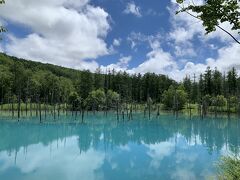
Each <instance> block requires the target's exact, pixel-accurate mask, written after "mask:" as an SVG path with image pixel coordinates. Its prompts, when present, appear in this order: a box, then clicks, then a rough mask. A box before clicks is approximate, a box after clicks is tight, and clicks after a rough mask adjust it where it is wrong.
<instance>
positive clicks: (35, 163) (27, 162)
mask: <svg viewBox="0 0 240 180" xmlns="http://www.w3.org/2000/svg"><path fill="white" fill-rule="evenodd" d="M65 142H67V143H66V144H65ZM65 142H64V141H60V140H55V141H53V142H52V143H51V145H48V146H45V145H43V144H42V143H39V144H33V145H30V146H28V147H27V149H28V151H27V154H26V150H25V148H24V147H21V148H20V149H19V151H18V154H17V158H16V164H15V163H14V156H13V155H12V156H9V155H8V154H9V153H8V152H7V151H1V152H0V161H1V167H0V171H7V170H9V169H11V168H14V169H16V170H18V172H20V173H21V174H23V175H24V179H26V180H32V179H38V178H39V177H46V176H48V177H50V179H59V180H65V179H72V180H77V179H79V177H81V179H83V180H94V179H104V178H103V174H101V173H97V172H96V170H98V169H99V168H101V166H102V165H103V163H104V158H105V155H104V153H102V152H100V151H96V150H94V149H92V148H90V149H88V150H87V151H86V152H82V153H81V154H80V152H79V147H78V137H77V136H73V137H67V138H66V140H65ZM57 147H58V148H57ZM56 172H57V173H56Z"/></svg>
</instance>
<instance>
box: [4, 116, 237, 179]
mask: <svg viewBox="0 0 240 180" xmlns="http://www.w3.org/2000/svg"><path fill="white" fill-rule="evenodd" d="M239 148H240V120H238V119H230V120H229V119H224V118H217V119H216V118H206V119H199V118H197V117H196V118H192V119H191V120H190V119H189V118H188V117H184V116H182V117H179V118H178V119H175V118H174V117H173V116H172V115H162V116H160V117H159V118H152V119H151V120H148V119H145V118H143V115H142V114H137V115H134V119H133V120H131V121H126V120H125V121H123V120H119V121H117V119H116V117H115V115H114V114H112V115H108V116H107V117H106V116H105V115H103V114H97V115H92V114H89V115H88V116H87V117H86V119H85V120H84V123H81V120H80V118H79V120H78V118H77V119H75V118H73V117H72V116H60V117H59V119H57V120H52V118H51V117H47V119H43V123H41V124H40V123H39V122H38V119H37V118H33V119H31V118H28V119H21V120H20V122H17V121H16V120H11V119H7V118H0V179H1V180H43V179H44V180H79V179H81V180H95V179H96V180H102V179H106V180H128V179H129V180H138V179H139V180H143V179H146V180H152V179H153V180H154V179H191V180H194V179H215V178H216V162H217V161H218V160H219V158H220V157H221V156H222V155H227V154H231V155H236V154H239Z"/></svg>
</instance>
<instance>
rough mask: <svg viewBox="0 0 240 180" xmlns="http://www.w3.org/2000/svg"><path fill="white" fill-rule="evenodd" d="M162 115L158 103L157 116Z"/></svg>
mask: <svg viewBox="0 0 240 180" xmlns="http://www.w3.org/2000/svg"><path fill="white" fill-rule="evenodd" d="M159 116H160V105H159V104H158V105H157V117H159Z"/></svg>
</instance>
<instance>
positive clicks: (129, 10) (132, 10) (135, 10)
mask: <svg viewBox="0 0 240 180" xmlns="http://www.w3.org/2000/svg"><path fill="white" fill-rule="evenodd" d="M123 12H124V13H125V14H133V15H135V16H137V17H141V16H142V14H141V10H140V7H139V6H137V5H136V4H135V3H134V2H130V3H128V4H127V6H126V9H125V10H124V11H123Z"/></svg>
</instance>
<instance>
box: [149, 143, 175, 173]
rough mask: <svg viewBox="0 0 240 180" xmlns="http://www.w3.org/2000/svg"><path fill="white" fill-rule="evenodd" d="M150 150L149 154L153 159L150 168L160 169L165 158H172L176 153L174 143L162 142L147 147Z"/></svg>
mask: <svg viewBox="0 0 240 180" xmlns="http://www.w3.org/2000/svg"><path fill="white" fill-rule="evenodd" d="M145 146H146V147H148V148H149V151H148V152H147V154H148V155H149V156H150V157H151V162H150V166H151V167H153V168H155V169H158V168H159V167H160V163H161V161H162V160H163V158H165V157H168V156H170V155H171V154H172V153H173V152H174V143H172V142H161V143H157V144H150V145H145Z"/></svg>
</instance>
